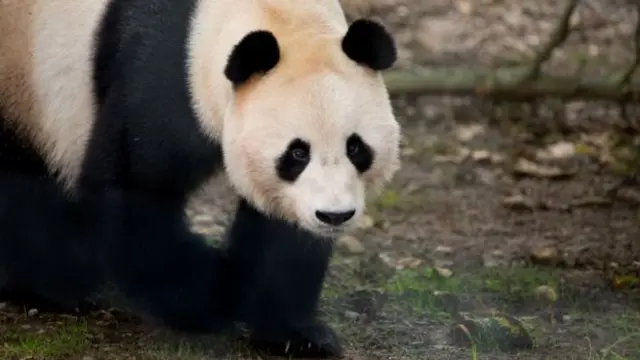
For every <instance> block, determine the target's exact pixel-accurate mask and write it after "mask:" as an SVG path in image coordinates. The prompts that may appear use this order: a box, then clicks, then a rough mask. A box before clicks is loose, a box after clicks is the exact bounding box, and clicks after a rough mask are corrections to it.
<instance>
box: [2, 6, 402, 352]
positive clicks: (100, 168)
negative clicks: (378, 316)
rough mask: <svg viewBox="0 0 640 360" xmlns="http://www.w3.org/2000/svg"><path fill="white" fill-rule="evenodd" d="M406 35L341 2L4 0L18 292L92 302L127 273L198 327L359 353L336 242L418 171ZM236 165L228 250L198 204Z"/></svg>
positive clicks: (172, 323) (136, 300)
mask: <svg viewBox="0 0 640 360" xmlns="http://www.w3.org/2000/svg"><path fill="white" fill-rule="evenodd" d="M396 57H397V54H396V47H395V44H394V40H393V38H392V37H391V35H390V34H389V33H388V32H387V31H386V29H385V28H384V27H383V26H382V25H380V24H378V23H376V22H373V21H371V20H368V19H364V18H363V19H358V20H355V21H353V22H351V23H348V22H347V21H346V20H345V16H344V13H343V10H342V8H341V4H340V2H339V1H338V0H324V1H316V0H93V1H85V0H56V1H41V0H4V1H2V2H0V289H1V290H2V295H3V296H4V298H5V299H7V300H8V301H12V302H15V303H20V304H21V303H26V304H28V305H29V306H32V305H33V304H37V306H41V307H42V308H51V309H57V310H56V311H75V310H77V309H83V308H86V307H87V306H88V305H87V304H94V303H96V304H99V303H100V301H101V300H102V299H103V292H104V289H105V288H106V287H108V286H113V287H115V289H116V290H117V292H118V294H121V295H122V298H123V299H124V301H125V303H126V306H127V307H128V308H130V309H132V310H133V311H135V312H136V313H138V314H140V315H144V316H150V317H151V318H154V319H157V320H158V321H161V322H162V323H163V324H165V325H166V326H168V327H169V328H172V329H175V330H179V331H189V332H196V333H214V332H219V331H227V330H229V331H230V330H233V329H235V328H236V327H237V325H238V324H241V325H242V327H243V329H244V330H245V331H246V332H245V333H244V334H246V337H247V338H248V340H249V341H250V343H251V344H252V345H254V346H255V347H256V348H257V349H260V350H265V351H267V352H268V353H269V354H273V355H281V356H292V357H302V356H304V357H320V358H325V357H334V356H341V354H342V353H343V347H342V345H341V341H340V340H339V338H338V336H337V334H336V333H335V331H334V330H333V329H332V328H330V327H329V326H328V325H327V324H326V323H324V322H323V321H322V320H321V316H320V309H319V304H318V303H319V297H320V293H321V288H322V286H323V282H324V278H325V274H326V272H327V268H328V264H329V260H330V257H331V254H332V247H333V246H332V244H333V242H332V240H333V239H335V237H336V236H338V235H340V234H342V233H345V232H347V231H349V230H350V229H352V228H353V227H354V224H356V223H357V221H358V219H359V218H360V217H361V216H362V214H363V209H364V206H365V198H366V196H370V194H375V193H376V192H378V191H380V189H381V188H382V187H383V186H384V185H385V184H386V183H387V182H388V181H389V180H390V179H391V177H392V176H393V175H394V173H395V172H396V171H397V169H398V168H399V166H400V161H399V156H398V146H399V138H400V126H399V123H398V122H397V121H396V119H395V117H394V115H393V111H392V107H391V105H390V100H389V94H388V92H387V89H386V88H385V85H384V82H383V79H382V76H381V71H383V70H385V69H387V68H389V67H391V66H392V65H393V63H394V62H395V60H396ZM220 172H224V174H225V175H226V177H227V178H228V180H229V182H230V184H231V185H232V187H233V189H234V191H235V192H237V195H238V198H239V200H238V205H237V209H236V212H235V215H234V218H233V221H232V223H231V225H230V226H229V229H227V233H226V234H225V238H224V241H223V245H222V246H219V247H214V246H211V245H208V244H207V243H206V241H205V240H204V239H203V238H202V237H201V236H200V235H198V234H195V233H193V232H191V231H190V229H189V226H188V222H187V219H186V215H185V206H186V204H187V202H188V201H189V199H190V198H191V197H192V196H193V194H195V193H196V192H198V191H199V189H202V187H203V186H204V184H206V183H207V182H208V180H209V179H211V178H212V177H213V176H216V175H218V174H219V173H220Z"/></svg>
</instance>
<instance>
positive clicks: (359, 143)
mask: <svg viewBox="0 0 640 360" xmlns="http://www.w3.org/2000/svg"><path fill="white" fill-rule="evenodd" d="M346 147H347V157H348V158H349V161H351V163H352V164H353V166H355V167H356V169H357V170H358V172H359V173H363V172H365V171H367V170H369V168H370V167H371V165H372V164H373V157H374V153H373V149H371V147H370V146H369V145H367V143H365V142H364V140H362V138H361V137H360V135H358V134H351V136H349V138H348V139H347V144H346Z"/></svg>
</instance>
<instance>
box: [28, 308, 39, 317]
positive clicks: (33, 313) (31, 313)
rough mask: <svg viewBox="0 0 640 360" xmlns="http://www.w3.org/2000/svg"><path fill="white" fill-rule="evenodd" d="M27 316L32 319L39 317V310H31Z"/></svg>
mask: <svg viewBox="0 0 640 360" xmlns="http://www.w3.org/2000/svg"><path fill="white" fill-rule="evenodd" d="M27 315H28V316H30V317H33V316H36V315H38V309H29V311H27Z"/></svg>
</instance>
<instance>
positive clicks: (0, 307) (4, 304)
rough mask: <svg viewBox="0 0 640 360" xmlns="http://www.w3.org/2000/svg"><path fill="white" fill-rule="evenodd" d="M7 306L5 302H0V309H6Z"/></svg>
mask: <svg viewBox="0 0 640 360" xmlns="http://www.w3.org/2000/svg"><path fill="white" fill-rule="evenodd" d="M7 307H8V305H7V303H6V302H0V311H2V310H4V309H6V308H7Z"/></svg>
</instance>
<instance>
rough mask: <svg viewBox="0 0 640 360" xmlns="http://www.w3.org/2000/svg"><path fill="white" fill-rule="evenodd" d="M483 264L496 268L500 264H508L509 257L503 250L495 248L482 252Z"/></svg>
mask: <svg viewBox="0 0 640 360" xmlns="http://www.w3.org/2000/svg"><path fill="white" fill-rule="evenodd" d="M482 264H483V265H484V267H486V268H494V267H499V266H507V265H508V263H507V259H506V257H505V255H504V253H503V252H502V251H501V250H494V251H491V252H488V253H485V254H482Z"/></svg>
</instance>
